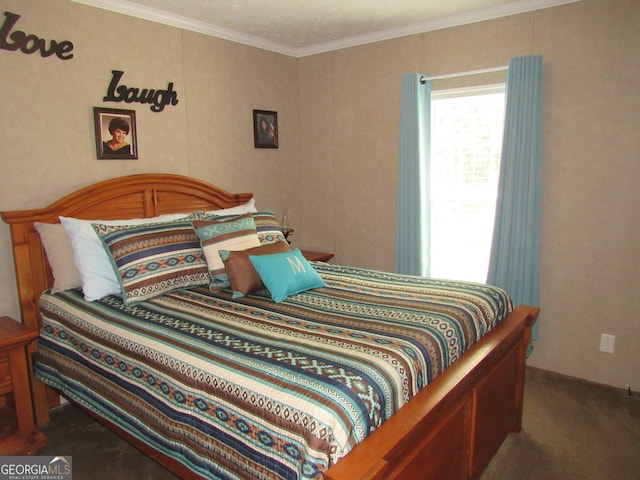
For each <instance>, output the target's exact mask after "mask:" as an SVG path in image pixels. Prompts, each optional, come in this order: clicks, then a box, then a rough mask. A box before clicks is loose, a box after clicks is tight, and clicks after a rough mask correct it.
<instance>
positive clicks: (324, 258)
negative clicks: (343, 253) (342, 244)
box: [300, 249, 333, 262]
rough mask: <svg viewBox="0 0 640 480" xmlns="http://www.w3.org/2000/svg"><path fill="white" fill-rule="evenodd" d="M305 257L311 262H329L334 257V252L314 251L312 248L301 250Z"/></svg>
mask: <svg viewBox="0 0 640 480" xmlns="http://www.w3.org/2000/svg"><path fill="white" fill-rule="evenodd" d="M300 252H301V253H302V255H303V256H304V258H306V259H307V260H309V261H310V262H328V261H329V260H331V259H332V258H333V253H329V252H313V251H311V250H302V249H301V250H300Z"/></svg>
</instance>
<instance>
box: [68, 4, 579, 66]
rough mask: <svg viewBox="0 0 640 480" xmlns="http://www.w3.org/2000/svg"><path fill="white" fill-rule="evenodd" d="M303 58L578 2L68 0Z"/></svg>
mask: <svg viewBox="0 0 640 480" xmlns="http://www.w3.org/2000/svg"><path fill="white" fill-rule="evenodd" d="M73 1H76V2H78V3H83V4H85V5H91V6H95V7H99V8H104V9H107V10H111V11H115V12H118V13H123V14H127V15H132V16H135V17H139V18H144V19H146V20H151V21H156V22H160V23H165V24H168V25H173V26H177V27H180V28H184V29H187V30H192V31H197V32H200V33H205V34H208V35H212V36H216V37H221V38H225V39H228V40H232V41H235V42H239V43H243V44H247V45H252V46H255V47H259V48H263V49H266V50H271V51H274V52H278V53H283V54H286V55H290V56H295V57H302V56H306V55H312V54H316V53H321V52H326V51H331V50H336V49H339V48H345V47H351V46H354V45H361V44H365V43H370V42H374V41H379V40H386V39H389V38H395V37H401V36H405V35H411V34H414V33H421V32H426V31H430V30H437V29H441V28H447V27H452V26H456V25H463V24H467V23H473V22H478V21H483V20H489V19H492V18H498V17H503V16H506V15H513V14H517V13H523V12H528V11H532V10H538V9H541V8H547V7H551V6H555V5H561V4H565V3H571V2H574V1H578V0H73Z"/></svg>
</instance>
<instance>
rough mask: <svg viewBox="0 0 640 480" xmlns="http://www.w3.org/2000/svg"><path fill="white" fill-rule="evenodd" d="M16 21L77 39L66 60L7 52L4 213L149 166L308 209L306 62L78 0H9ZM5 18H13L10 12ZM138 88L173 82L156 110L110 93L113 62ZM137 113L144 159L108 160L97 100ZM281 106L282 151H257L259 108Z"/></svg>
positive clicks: (0, 181) (0, 276) (3, 279)
mask: <svg viewBox="0 0 640 480" xmlns="http://www.w3.org/2000/svg"><path fill="white" fill-rule="evenodd" d="M5 11H9V12H12V13H16V14H18V15H20V16H21V18H20V19H19V20H18V22H17V24H16V25H15V27H14V31H16V30H20V31H24V32H26V33H27V34H36V35H37V36H38V37H40V38H44V39H46V40H47V45H48V44H49V41H50V40H51V39H54V40H58V41H62V40H68V41H71V42H73V44H74V50H73V55H74V57H73V58H72V59H70V60H66V61H62V60H60V59H58V58H57V57H55V56H51V57H47V58H42V57H41V56H40V55H39V54H37V53H34V54H31V55H27V54H24V53H21V52H19V51H17V52H12V51H8V50H0V72H2V103H1V106H0V167H1V174H0V210H16V209H29V208H37V207H42V206H45V205H48V204H49V203H51V202H53V201H55V200H57V199H58V198H59V197H60V196H62V195H64V194H66V193H69V192H71V191H73V190H75V189H77V188H80V187H83V186H85V185H88V184H90V183H93V182H96V181H99V180H104V179H107V178H111V177H115V176H120V175H129V174H134V173H140V172H168V173H178V174H183V175H191V176H195V177H199V178H201V179H203V180H205V181H209V182H212V183H216V184H218V185H220V186H222V187H223V188H226V189H227V190H229V191H233V192H240V191H241V192H255V193H256V199H257V202H258V207H264V208H272V209H274V210H275V211H276V213H277V214H278V215H279V214H280V213H281V212H282V209H283V208H284V207H288V208H289V211H290V215H291V217H292V220H294V221H295V218H296V216H298V215H299V198H300V190H299V185H298V184H299V182H298V179H299V144H298V139H299V133H298V103H297V99H298V92H297V70H296V69H297V66H296V63H297V62H296V59H294V58H291V57H287V56H283V55H278V54H274V53H270V52H267V51H264V50H261V49H256V48H251V47H246V46H243V45H239V44H236V43H233V42H229V41H225V40H221V39H217V38H213V37H209V36H205V35H199V34H196V33H192V32H187V31H183V30H180V29H178V28H173V27H168V26H165V25H161V24H158V23H152V22H148V21H144V20H141V19H137V18H133V17H128V16H125V15H119V14H115V13H112V12H109V11H106V10H102V9H98V8H94V7H88V6H85V5H81V4H78V3H75V2H70V1H68V0H30V1H28V2H25V1H20V0H2V1H1V2H0V14H3V13H4V12H5ZM3 19H4V17H2V20H3ZM112 69H116V70H121V71H124V76H123V78H122V83H124V84H126V85H127V86H129V87H139V88H155V89H166V88H167V84H168V83H169V82H173V84H174V87H173V89H174V90H175V91H176V92H177V93H178V100H179V103H178V104H177V105H175V106H168V107H165V109H164V111H162V112H159V113H154V112H152V111H151V110H150V108H149V105H143V104H140V103H129V104H127V103H115V102H103V100H102V99H103V97H104V96H105V95H106V94H107V87H108V85H109V82H110V80H111V70H112ZM96 106H97V107H105V108H120V109H127V110H135V111H136V117H137V126H138V147H139V159H138V160H97V159H96V153H95V140H94V125H93V107H96ZM253 109H261V110H274V111H277V112H278V120H279V127H280V132H279V133H280V148H278V149H255V148H254V146H253V133H252V132H253V123H252V122H253V120H252V110H253ZM9 245H10V240H9V229H8V226H7V225H6V224H4V223H1V222H0V312H1V313H2V314H3V315H13V316H18V315H19V309H18V304H17V299H16V287H15V280H14V276H13V262H12V258H11V253H10V246H9Z"/></svg>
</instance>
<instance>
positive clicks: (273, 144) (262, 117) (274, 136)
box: [253, 110, 278, 148]
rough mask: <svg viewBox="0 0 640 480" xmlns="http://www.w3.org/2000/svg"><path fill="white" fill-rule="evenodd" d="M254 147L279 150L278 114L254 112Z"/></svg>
mask: <svg viewBox="0 0 640 480" xmlns="http://www.w3.org/2000/svg"><path fill="white" fill-rule="evenodd" d="M253 145H254V147H255V148H278V112H270V111H268V110H254V111H253Z"/></svg>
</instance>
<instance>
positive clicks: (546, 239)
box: [299, 0, 640, 390]
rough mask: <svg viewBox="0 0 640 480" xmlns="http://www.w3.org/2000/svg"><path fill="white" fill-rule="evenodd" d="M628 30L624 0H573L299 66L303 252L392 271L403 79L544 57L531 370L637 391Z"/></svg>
mask: <svg viewBox="0 0 640 480" xmlns="http://www.w3.org/2000/svg"><path fill="white" fill-rule="evenodd" d="M638 25H640V3H639V2H638V1H637V0H594V1H592V0H584V1H582V2H578V3H573V4H568V5H565V6H561V7H556V8H550V9H546V10H540V11H537V12H532V13H527V14H522V15H516V16H511V17H507V18H501V19H497V20H492V21H487V22H482V23H477V24H473V25H466V26H462V27H458V28H449V29H445V30H440V31H434V32H429V33H424V34H420V35H414V36H411V37H406V38H401V39H397V40H393V41H386V42H380V43H376V44H371V45H365V46H361V47H354V48H349V49H346V50H341V51H336V52H332V53H327V54H322V55H317V56H312V57H307V58H302V59H300V61H299V79H300V91H301V95H300V126H301V127H300V128H301V160H300V161H301V167H300V168H301V173H302V190H303V191H304V192H307V193H308V196H307V197H308V198H303V209H302V227H303V228H302V229H301V230H302V231H301V236H302V239H301V241H302V242H303V243H305V244H314V245H315V246H317V247H326V248H333V249H334V250H335V252H336V261H337V262H339V263H345V264H352V265H359V266H365V267H372V268H379V269H383V270H389V269H393V266H394V241H395V225H396V223H395V217H396V216H395V208H396V204H395V197H396V193H397V187H396V180H395V178H396V170H397V167H396V164H397V149H398V121H399V104H400V96H399V95H400V84H401V75H402V74H403V73H406V72H412V71H419V72H426V73H429V74H432V75H437V74H444V73H452V72H460V71H467V70H475V69H482V68H488V67H494V66H500V65H506V64H507V63H508V60H509V58H511V57H514V56H520V55H527V54H542V55H543V56H544V69H545V72H544V114H543V122H544V133H543V135H544V138H543V143H544V145H543V171H542V177H543V178H542V265H541V283H542V285H541V307H542V315H541V317H540V337H539V341H538V342H537V343H536V347H535V351H534V353H533V355H532V357H531V359H530V363H531V364H532V365H535V366H538V367H540V368H545V369H548V370H553V371H557V372H561V373H564V374H568V375H573V376H577V377H582V378H586V379H589V380H593V381H596V382H600V383H605V384H611V385H615V386H617V387H621V388H623V387H624V386H625V385H626V384H631V386H632V387H634V388H635V389H637V390H640V355H638V351H640V320H639V319H638V314H639V313H640V295H639V293H640V280H638V278H639V277H638V274H637V271H638V269H639V268H640V219H639V216H638V211H637V209H638V205H640V135H638V133H637V131H638V128H640V90H639V89H638V88H637V86H638V78H640V50H639V48H638V46H639V45H640V28H638ZM491 80H493V79H490V80H487V79H482V80H480V79H478V80H477V81H478V82H480V81H491ZM327 210H328V211H327ZM601 333H609V334H613V335H616V350H615V353H614V354H613V355H610V354H606V353H601V352H599V340H600V334H601Z"/></svg>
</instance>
